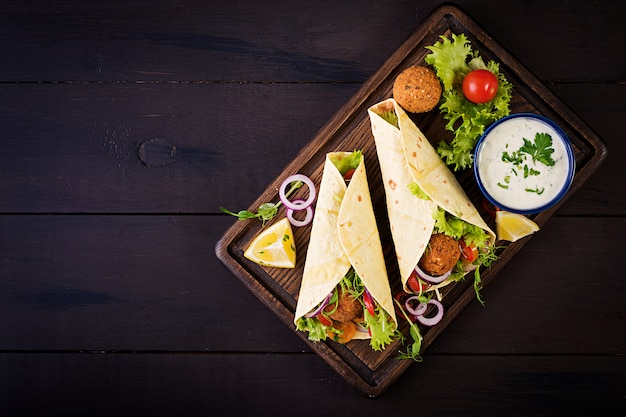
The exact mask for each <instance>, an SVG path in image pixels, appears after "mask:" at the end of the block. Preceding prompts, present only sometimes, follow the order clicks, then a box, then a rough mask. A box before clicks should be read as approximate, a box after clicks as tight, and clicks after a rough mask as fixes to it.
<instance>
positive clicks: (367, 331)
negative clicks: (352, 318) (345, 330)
mask: <svg viewBox="0 0 626 417" xmlns="http://www.w3.org/2000/svg"><path fill="white" fill-rule="evenodd" d="M354 325H355V327H356V329H357V331H359V332H362V333H369V331H370V330H369V329H368V328H367V327H364V326H361V325H360V324H358V323H356V322H355V323H354Z"/></svg>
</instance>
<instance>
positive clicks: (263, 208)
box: [220, 181, 303, 225]
mask: <svg viewBox="0 0 626 417" xmlns="http://www.w3.org/2000/svg"><path fill="white" fill-rule="evenodd" d="M302 184H303V182H302V181H295V182H293V183H292V184H291V185H290V187H289V190H287V191H286V192H285V197H289V196H290V195H291V194H293V193H294V192H295V191H296V190H297V189H298V188H300V187H302ZM281 204H282V201H279V202H278V203H272V202H270V203H263V204H261V205H260V206H259V208H258V209H257V212H256V213H255V212H253V211H249V210H240V211H239V212H237V213H235V212H232V211H230V210H228V209H226V208H224V207H220V210H222V212H224V213H226V214H230V215H231V216H235V217H237V218H238V219H239V220H248V219H259V220H261V222H262V223H263V225H265V222H266V221H268V220H271V219H273V218H274V217H275V216H276V214H277V213H278V208H279V207H280V206H281Z"/></svg>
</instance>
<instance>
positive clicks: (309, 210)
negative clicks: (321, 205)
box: [287, 199, 313, 227]
mask: <svg viewBox="0 0 626 417" xmlns="http://www.w3.org/2000/svg"><path fill="white" fill-rule="evenodd" d="M292 203H295V204H297V205H298V206H299V205H300V204H302V205H304V204H305V201H304V200H302V199H298V200H294V201H292ZM304 210H306V217H305V218H304V219H303V220H298V219H296V218H294V217H293V212H294V210H292V209H290V208H287V218H288V219H289V223H291V224H292V225H294V226H296V227H302V226H306V225H307V224H309V223H311V220H313V206H312V205H308V206H307V207H306V208H305V209H304Z"/></svg>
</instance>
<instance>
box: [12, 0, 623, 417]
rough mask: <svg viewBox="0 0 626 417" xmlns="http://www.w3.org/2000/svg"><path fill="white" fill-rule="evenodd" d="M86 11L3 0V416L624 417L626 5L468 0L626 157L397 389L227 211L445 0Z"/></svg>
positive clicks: (479, 18) (603, 170)
mask: <svg viewBox="0 0 626 417" xmlns="http://www.w3.org/2000/svg"><path fill="white" fill-rule="evenodd" d="M42 3H43V2H42ZM87 3H90V2H79V1H60V2H48V3H45V4H41V5H35V4H33V3H25V2H21V1H6V2H3V3H2V5H0V34H1V35H0V51H2V64H1V65H0V81H1V83H0V108H1V111H0V138H1V139H2V151H1V152H0V166H1V168H0V169H1V171H0V172H1V177H0V194H1V196H2V197H1V198H0V415H6V416H20V415H38V416H39V415H44V416H57V415H58V416H69V415H79V416H94V415H107V416H111V415H146V416H149V415H150V416H152V415H176V416H185V415H219V416H230V415H233V416H235V415H236V416H242V415H251V414H255V415H259V413H260V415H263V416H265V415H274V416H278V415H297V416H319V415H369V416H373V415H376V416H405V415H418V414H419V415H535V416H536V415H560V414H561V415H587V416H598V415H616V416H617V415H624V414H626V356H624V354H626V315H625V311H626V308H625V299H626V297H625V296H626V281H625V276H626V274H625V273H624V272H623V271H622V270H623V268H624V249H625V246H626V245H625V244H624V236H625V235H626V187H625V181H624V175H623V170H622V167H623V158H624V155H626V146H625V145H624V143H625V140H624V127H623V126H624V121H626V105H625V104H624V103H626V88H625V84H624V82H625V80H626V54H625V53H624V44H625V42H626V25H625V24H624V22H625V21H626V6H625V3H623V2H615V1H609V0H606V1H594V2H588V1H554V2H546V1H543V2H540V1H522V0H520V1H507V2H501V3H499V4H498V3H497V2H489V1H478V0H476V1H459V2H458V5H459V6H460V7H461V8H462V9H463V10H464V11H465V12H467V14H468V15H470V16H471V17H472V18H473V19H474V20H475V21H476V22H478V23H479V24H480V25H481V26H482V27H483V28H484V29H485V30H486V31H487V32H489V33H490V34H491V35H492V36H493V38H494V39H496V40H497V41H498V42H499V43H500V44H502V45H504V46H505V48H506V49H507V51H508V52H509V53H510V54H511V55H513V56H514V57H516V58H517V59H518V60H519V61H520V62H522V63H523V64H524V65H526V67H527V68H528V69H529V70H530V71H532V72H533V73H534V74H535V75H536V76H537V78H538V79H540V80H541V81H542V82H543V83H545V85H546V86H547V87H548V88H549V89H550V90H551V91H552V92H553V93H554V94H556V95H557V96H558V97H559V98H560V99H561V100H562V101H563V102H564V103H566V104H567V106H569V108H571V109H572V110H573V112H575V113H576V114H577V115H578V116H579V117H580V118H581V119H582V120H584V121H585V123H586V124H588V126H589V127H590V128H591V129H592V130H593V131H594V132H596V133H597V135H598V136H599V137H600V138H602V140H603V142H604V143H605V144H606V145H607V147H608V149H609V153H608V158H607V159H606V161H605V162H604V164H602V165H601V166H600V168H599V169H598V170H597V171H596V172H595V173H594V174H593V176H592V177H591V178H590V179H589V180H588V181H586V182H585V183H584V184H583V186H582V187H581V188H580V189H579V190H577V191H576V193H575V194H574V195H572V196H571V198H569V199H568V200H567V201H566V203H565V204H564V205H563V206H562V207H561V208H560V209H559V210H558V212H557V213H556V215H555V216H553V217H552V218H551V219H550V220H549V222H548V223H547V224H546V225H545V227H543V228H542V230H541V231H540V232H539V233H537V234H536V235H535V236H533V237H532V238H531V239H530V241H529V242H528V243H527V244H526V245H525V247H524V248H523V250H522V251H521V252H519V253H518V254H517V255H516V256H515V258H514V259H513V260H512V261H511V262H510V263H509V264H507V266H506V267H505V268H504V269H503V271H502V272H501V273H500V274H499V276H498V278H497V279H496V280H495V281H494V282H493V283H492V284H490V285H489V286H488V287H486V288H485V289H484V290H483V296H484V298H485V300H486V306H485V307H482V306H481V305H480V304H479V303H477V302H473V303H472V304H470V305H469V306H468V307H467V308H466V309H465V311H463V313H462V314H461V315H460V316H459V317H458V319H457V320H455V321H454V322H453V323H452V325H450V326H449V327H448V328H447V329H446V330H445V332H444V333H443V334H442V335H441V336H440V337H439V338H438V339H437V340H436V342H435V343H434V344H433V345H432V346H431V347H430V348H429V349H428V351H427V352H426V355H425V360H424V362H423V363H420V364H414V365H412V366H411V367H409V369H408V370H407V371H406V372H405V373H404V374H403V375H402V376H401V377H400V378H399V379H398V380H397V381H396V382H395V383H394V384H393V385H392V386H391V387H390V388H389V389H388V390H387V391H386V392H385V393H384V395H382V396H380V397H379V398H377V399H369V398H367V397H365V396H363V395H362V394H361V393H360V392H358V391H357V390H355V389H354V388H353V387H352V386H351V385H350V384H348V383H346V381H345V380H344V379H343V378H342V377H341V376H340V375H338V374H337V373H336V372H335V371H334V370H333V369H331V367H329V366H328V365H327V364H326V363H325V362H324V361H323V360H322V359H321V358H320V357H319V356H318V355H317V354H315V353H313V352H312V351H311V349H309V347H308V346H307V345H306V344H305V343H303V342H302V341H301V339H300V338H298V337H297V336H296V335H295V334H294V332H293V331H292V329H289V328H287V327H286V326H285V325H284V324H283V323H282V322H281V321H279V320H278V319H277V318H276V316H275V315H274V313H273V312H272V311H270V310H269V309H267V308H266V307H265V306H264V305H263V304H261V303H260V302H259V300H258V299H257V298H256V297H255V296H254V295H253V294H251V293H250V292H249V291H247V289H246V288H245V287H244V286H243V285H242V284H241V282H240V281H238V280H237V279H236V278H234V277H233V275H232V274H230V273H229V271H228V270H227V269H226V268H224V267H223V265H222V264H221V262H220V261H219V260H218V259H217V257H216V255H215V251H214V248H215V245H216V242H217V241H218V240H219V239H220V238H221V236H222V235H223V233H224V232H225V230H226V229H227V228H228V227H229V226H230V225H232V223H233V221H235V220H234V219H233V218H232V217H230V216H227V215H225V214H223V213H221V212H220V210H219V207H220V206H226V207H229V208H231V209H242V208H247V207H248V206H249V205H250V204H251V202H252V201H254V200H255V199H256V198H257V197H258V196H259V195H260V194H261V193H262V192H263V190H264V189H265V188H266V187H267V186H268V184H269V183H270V182H271V181H272V180H273V179H274V178H276V176H278V175H279V174H280V173H281V172H282V169H283V168H284V167H285V165H287V164H288V163H289V162H290V161H291V160H292V159H293V158H294V156H295V155H296V154H297V153H298V152H299V150H300V149H301V148H302V147H303V146H305V145H306V144H307V143H309V141H310V140H311V138H312V137H314V135H315V134H316V132H317V131H318V130H319V129H320V128H321V127H322V126H323V125H324V124H325V123H326V122H327V121H328V120H329V118H331V117H332V115H333V114H335V113H336V112H337V111H338V110H339V109H340V108H341V107H342V106H343V105H344V104H345V103H346V102H347V101H348V100H349V99H350V98H351V97H352V96H353V95H354V94H355V93H356V92H357V91H358V90H359V89H360V87H361V86H362V85H363V84H364V83H365V82H366V81H367V80H368V79H369V77H370V76H371V75H372V74H373V73H375V72H376V71H377V69H378V68H379V67H380V66H381V65H382V63H383V62H384V61H385V60H386V58H387V57H388V56H390V55H391V54H392V53H393V52H394V51H395V50H396V49H397V48H398V47H399V45H401V44H402V42H403V41H404V40H405V39H406V38H407V37H408V36H409V35H410V34H411V33H412V32H413V31H414V30H415V28H416V27H418V26H419V25H420V23H422V22H423V21H424V19H426V17H427V16H428V15H429V14H430V13H431V12H432V11H433V10H434V9H435V8H436V7H437V6H438V5H439V4H440V2H438V1H414V2H411V1H385V2H356V1H347V2H345V1H337V2H306V3H305V2H302V3H301V4H300V3H299V2H279V1H275V2H274V1H272V2H270V1H266V2H256V1H242V2H234V1H233V2H229V1H222V2H163V1H150V2H147V1H130V2H129V1H125V2H113V3H111V2H107V3H106V4H105V3H103V4H102V5H100V6H96V5H89V4H87ZM505 3H506V5H505Z"/></svg>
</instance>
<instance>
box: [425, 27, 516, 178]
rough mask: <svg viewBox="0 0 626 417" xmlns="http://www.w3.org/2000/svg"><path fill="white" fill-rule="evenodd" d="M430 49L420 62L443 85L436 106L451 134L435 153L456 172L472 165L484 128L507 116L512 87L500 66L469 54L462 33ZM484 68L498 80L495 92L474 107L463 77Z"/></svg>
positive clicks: (465, 39) (466, 40)
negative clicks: (427, 65)
mask: <svg viewBox="0 0 626 417" xmlns="http://www.w3.org/2000/svg"><path fill="white" fill-rule="evenodd" d="M426 49H428V50H430V51H431V53H430V54H428V55H427V56H426V57H425V58H424V60H425V61H426V63H427V64H429V65H431V66H432V67H433V68H434V70H435V73H436V74H437V77H439V79H440V80H441V82H442V84H443V90H444V91H443V93H442V100H441V104H440V106H439V109H440V110H441V112H442V114H443V117H444V119H445V120H446V130H449V131H451V132H453V133H454V138H453V139H452V141H451V142H450V143H447V142H445V141H442V142H441V143H440V144H439V146H438V148H437V152H438V153H439V156H441V158H442V159H443V160H444V161H445V163H446V165H448V166H451V167H453V168H454V170H455V171H460V170H463V169H466V168H469V167H471V166H472V164H473V162H474V161H473V159H474V158H473V154H472V151H473V149H474V146H476V142H477V141H478V138H479V137H480V136H481V135H482V134H483V133H484V132H485V128H486V127H487V126H488V125H489V124H491V123H493V122H495V121H496V120H498V119H500V118H502V117H504V116H507V115H509V113H510V109H509V103H510V101H511V90H512V88H513V86H512V85H511V84H510V83H509V82H508V81H507V80H506V77H505V76H504V74H502V73H501V72H500V65H499V64H498V63H497V62H494V61H488V62H487V63H485V62H484V60H483V59H482V58H481V57H480V56H479V55H478V53H477V52H476V51H473V50H472V48H471V45H470V42H469V40H468V39H467V37H466V36H465V35H464V34H460V35H455V34H453V35H452V39H450V38H447V37H446V36H443V35H442V36H441V42H437V43H436V44H435V45H433V46H428V47H426ZM475 69H487V70H489V71H491V72H492V73H493V74H495V75H496V77H497V78H498V92H497V93H496V96H495V97H494V98H493V100H491V101H489V102H487V103H483V104H476V103H472V102H471V101H469V100H467V99H466V98H465V96H464V94H463V88H462V84H463V78H465V76H466V75H467V74H468V73H469V72H471V71H473V70H475Z"/></svg>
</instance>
